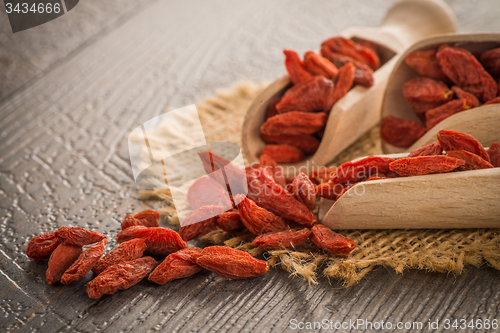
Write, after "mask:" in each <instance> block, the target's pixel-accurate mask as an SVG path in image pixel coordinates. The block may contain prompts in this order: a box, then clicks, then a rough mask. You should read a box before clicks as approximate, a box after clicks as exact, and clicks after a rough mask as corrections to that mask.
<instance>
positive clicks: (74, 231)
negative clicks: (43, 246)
mask: <svg viewBox="0 0 500 333" xmlns="http://www.w3.org/2000/svg"><path fill="white" fill-rule="evenodd" d="M56 235H57V237H59V238H60V239H61V241H62V242H63V243H66V244H73V245H79V246H84V245H90V244H94V243H97V242H99V241H100V240H103V239H104V238H106V236H105V235H104V234H102V233H100V232H96V231H90V230H85V229H83V228H80V227H60V228H59V229H57V231H56Z"/></svg>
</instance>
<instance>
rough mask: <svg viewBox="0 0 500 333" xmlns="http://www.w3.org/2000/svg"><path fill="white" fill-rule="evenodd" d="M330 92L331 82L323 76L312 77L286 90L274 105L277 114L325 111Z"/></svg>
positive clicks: (331, 88)
mask: <svg viewBox="0 0 500 333" xmlns="http://www.w3.org/2000/svg"><path fill="white" fill-rule="evenodd" d="M332 91H333V82H332V81H330V80H328V79H326V78H324V77H323V76H314V77H312V78H310V79H309V80H307V81H304V82H301V83H300V84H297V85H295V86H293V87H291V88H290V89H288V90H287V91H286V92H285V94H283V97H281V101H280V102H279V103H278V104H276V109H277V110H278V112H279V113H286V112H291V111H302V112H314V111H327V109H328V102H329V97H330V96H331V94H332ZM273 118H274V117H273Z"/></svg>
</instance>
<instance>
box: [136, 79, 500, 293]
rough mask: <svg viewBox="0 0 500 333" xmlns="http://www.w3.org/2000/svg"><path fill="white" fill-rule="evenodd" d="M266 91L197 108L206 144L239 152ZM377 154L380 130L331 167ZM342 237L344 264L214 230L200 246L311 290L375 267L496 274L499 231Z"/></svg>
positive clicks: (215, 99)
mask: <svg viewBox="0 0 500 333" xmlns="http://www.w3.org/2000/svg"><path fill="white" fill-rule="evenodd" d="M264 87H265V84H255V83H253V82H238V83H236V84H235V85H234V86H233V87H231V88H228V89H225V90H221V91H218V92H217V94H216V95H215V96H212V97H209V98H207V99H205V100H203V101H201V102H200V103H197V104H196V106H197V108H198V112H199V115H200V120H201V122H202V126H203V130H204V132H205V136H206V139H207V141H208V142H211V141H212V142H216V141H226V142H233V143H236V144H239V145H240V147H241V127H242V125H243V119H244V117H245V113H246V111H247V109H248V107H249V106H250V104H251V102H252V100H253V99H254V98H255V97H256V96H257V95H258V94H259V93H260V92H261V91H262V89H263V88H264ZM375 154H382V149H381V144H380V136H379V128H378V127H375V128H373V129H372V130H371V131H369V132H368V133H366V134H365V135H364V136H363V137H361V138H360V139H359V140H358V141H357V142H355V143H354V144H353V145H352V146H350V147H349V148H348V149H346V150H345V151H344V152H343V153H342V154H341V155H339V156H338V157H337V158H336V159H335V160H334V161H332V163H331V165H339V164H341V163H343V162H345V161H350V160H352V159H354V158H358V157H361V156H367V155H375ZM140 197H141V199H142V200H146V201H149V202H150V203H152V204H153V205H154V203H153V202H152V201H155V200H156V201H158V200H159V201H160V202H162V207H161V208H160V209H159V210H160V212H161V213H162V216H164V217H165V218H166V220H167V221H168V222H169V223H171V224H176V223H177V224H178V220H177V219H176V216H175V209H174V207H173V205H172V201H171V198H170V194H169V192H168V190H156V191H141V192H140ZM458 218H460V217H459V216H457V219H458ZM340 233H341V234H343V235H345V236H348V237H350V238H352V239H353V240H354V241H355V242H356V244H357V248H356V249H355V250H354V251H353V252H352V253H351V254H350V255H349V256H348V257H344V258H343V257H338V256H334V255H330V254H327V253H325V252H322V251H318V249H317V248H315V247H313V246H311V244H310V243H309V244H305V245H302V246H301V247H298V248H295V249H291V250H286V249H282V250H272V251H265V250H262V249H259V248H255V247H254V246H252V245H251V242H252V240H253V238H254V236H252V235H248V234H247V235H240V236H238V237H233V236H231V235H229V234H227V233H225V232H223V231H222V230H218V229H217V230H214V231H212V232H211V233H210V234H208V235H206V236H204V237H202V238H201V241H202V242H204V243H210V244H225V245H227V246H231V247H234V248H238V249H242V250H245V251H248V252H249V253H251V254H252V255H255V256H256V255H263V256H264V258H265V259H267V260H268V261H269V263H270V265H271V266H273V267H281V268H283V269H285V270H286V271H288V272H289V273H290V274H291V275H292V276H300V277H302V278H304V279H305V280H307V281H308V282H309V283H310V284H311V283H317V277H318V274H323V275H324V276H326V277H328V278H334V279H336V280H338V282H340V283H341V284H343V285H344V286H350V285H352V284H354V283H356V282H358V281H359V280H360V279H362V278H363V276H365V275H366V274H367V273H368V272H370V271H371V270H372V269H373V268H375V267H376V266H378V265H383V266H386V267H392V268H393V269H394V270H395V271H396V272H397V273H403V271H404V270H405V269H408V268H415V269H422V270H427V271H435V272H443V273H444V272H451V273H455V274H460V273H461V272H462V271H463V270H464V268H465V267H466V266H467V265H472V266H480V265H482V264H483V263H485V262H486V263H487V264H488V265H490V266H492V267H494V268H495V269H499V270H500V237H498V233H499V229H465V230H457V229H452V230H350V231H341V232H340Z"/></svg>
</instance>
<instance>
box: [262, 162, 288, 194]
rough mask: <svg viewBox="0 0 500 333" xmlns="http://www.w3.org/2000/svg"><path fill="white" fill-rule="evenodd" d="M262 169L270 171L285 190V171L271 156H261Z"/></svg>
mask: <svg viewBox="0 0 500 333" xmlns="http://www.w3.org/2000/svg"><path fill="white" fill-rule="evenodd" d="M260 167H261V168H263V169H268V170H269V173H270V174H271V175H272V176H273V178H274V181H275V182H276V183H278V184H279V185H280V186H281V187H283V188H284V187H285V186H286V182H285V177H284V176H283V170H282V168H281V167H280V166H279V165H278V164H277V163H276V161H275V160H274V159H273V158H272V157H271V156H269V155H267V154H262V155H260Z"/></svg>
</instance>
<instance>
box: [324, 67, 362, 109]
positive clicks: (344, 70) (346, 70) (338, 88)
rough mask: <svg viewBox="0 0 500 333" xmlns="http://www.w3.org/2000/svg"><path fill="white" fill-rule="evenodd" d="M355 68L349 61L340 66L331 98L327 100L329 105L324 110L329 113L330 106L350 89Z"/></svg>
mask: <svg viewBox="0 0 500 333" xmlns="http://www.w3.org/2000/svg"><path fill="white" fill-rule="evenodd" d="M355 70H356V68H355V67H354V65H353V64H352V63H350V62H348V63H347V64H345V65H344V66H342V67H340V69H339V75H337V79H336V80H335V89H334V90H333V94H332V95H331V99H330V100H329V104H328V105H329V107H328V109H327V110H326V111H327V113H330V111H331V109H332V107H333V106H334V105H335V103H337V102H338V101H339V99H341V98H342V97H344V96H345V95H346V94H347V92H348V91H349V89H351V87H352V84H353V82H354V71H355Z"/></svg>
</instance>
